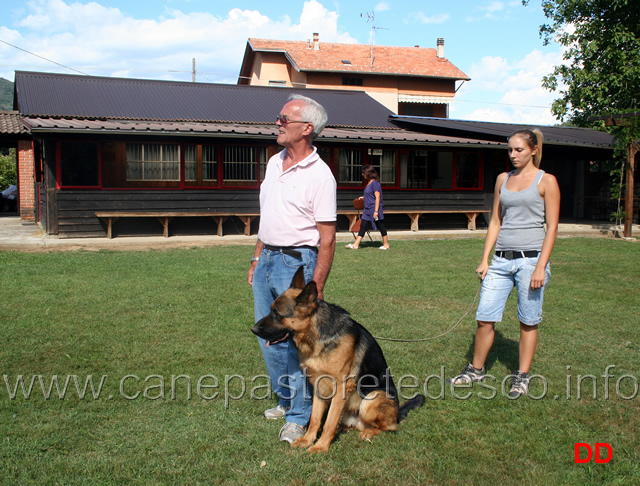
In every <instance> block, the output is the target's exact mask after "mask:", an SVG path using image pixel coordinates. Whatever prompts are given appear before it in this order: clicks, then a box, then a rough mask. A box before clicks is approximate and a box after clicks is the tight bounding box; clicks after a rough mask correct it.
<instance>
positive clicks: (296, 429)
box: [280, 422, 307, 444]
mask: <svg viewBox="0 0 640 486" xmlns="http://www.w3.org/2000/svg"><path fill="white" fill-rule="evenodd" d="M306 431H307V428H306V427H303V426H302V425H298V424H294V423H293V422H287V423H286V424H284V425H283V426H282V428H281V429H280V440H281V441H282V442H288V443H289V444H293V443H294V442H295V441H296V440H297V439H299V438H300V437H302V436H303V435H304V434H305V432H306Z"/></svg>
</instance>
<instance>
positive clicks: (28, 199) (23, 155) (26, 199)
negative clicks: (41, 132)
mask: <svg viewBox="0 0 640 486" xmlns="http://www.w3.org/2000/svg"><path fill="white" fill-rule="evenodd" d="M34 174H35V158H34V152H33V142H32V141H30V140H19V141H18V195H19V207H18V210H19V212H20V219H22V220H26V221H35V214H36V213H35V211H36V207H35V206H36V199H35V192H34V191H35V183H34Z"/></svg>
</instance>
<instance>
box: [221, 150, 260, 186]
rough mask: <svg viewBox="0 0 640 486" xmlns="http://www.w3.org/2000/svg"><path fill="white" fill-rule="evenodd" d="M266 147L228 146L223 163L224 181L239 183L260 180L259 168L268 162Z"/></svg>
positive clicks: (232, 183) (233, 183)
mask: <svg viewBox="0 0 640 486" xmlns="http://www.w3.org/2000/svg"><path fill="white" fill-rule="evenodd" d="M266 155H267V149H266V148H265V147H242V146H227V147H225V148H224V163H223V164H222V171H223V180H224V183H225V184H227V183H231V185H239V184H244V183H247V182H251V183H255V182H257V181H258V170H259V169H260V172H263V171H262V167H261V166H262V165H264V164H265V163H266Z"/></svg>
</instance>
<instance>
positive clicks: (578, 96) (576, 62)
mask: <svg viewBox="0 0 640 486" xmlns="http://www.w3.org/2000/svg"><path fill="white" fill-rule="evenodd" d="M522 3H523V4H524V5H527V4H528V3H529V0H523V2H522ZM542 8H543V10H544V14H545V17H546V18H547V19H549V21H550V22H549V23H548V24H545V25H542V26H541V27H540V35H541V37H542V38H543V41H544V43H545V45H547V44H549V43H550V42H552V41H555V42H558V43H559V44H560V45H562V46H564V47H565V48H566V50H565V53H564V60H565V61H569V62H567V63H565V64H562V65H560V66H556V67H555V68H554V70H553V72H552V73H550V74H549V75H548V76H545V77H544V78H543V81H542V85H543V87H545V88H547V89H548V90H550V91H557V92H558V93H559V94H560V98H558V99H556V100H555V101H554V103H553V106H552V113H553V114H554V115H555V116H556V117H557V118H558V119H559V120H564V119H566V118H568V119H570V120H571V121H572V122H573V123H575V124H576V125H578V126H583V127H593V128H600V129H607V130H608V131H610V132H612V133H613V135H614V136H615V140H616V145H617V153H624V154H625V158H626V161H627V162H626V164H627V166H626V174H627V191H626V197H627V204H626V209H625V211H626V212H627V215H626V216H627V217H626V218H625V236H630V235H631V222H632V221H631V220H632V218H633V176H634V161H635V154H636V152H637V149H638V140H640V2H638V0H542ZM616 165H617V164H616Z"/></svg>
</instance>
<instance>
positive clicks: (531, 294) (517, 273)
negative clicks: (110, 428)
mask: <svg viewBox="0 0 640 486" xmlns="http://www.w3.org/2000/svg"><path fill="white" fill-rule="evenodd" d="M537 264H538V257H534V258H516V259H514V260H507V259H506V258H501V257H497V256H494V257H493V260H492V261H491V266H490V267H489V271H488V272H487V275H485V277H484V280H483V281H482V290H481V291H480V303H479V304H478V310H477V312H476V320H478V321H481V322H500V321H502V314H503V313H504V308H505V305H506V303H507V298H508V297H509V294H510V293H511V291H512V290H513V287H514V286H515V287H516V289H517V292H518V319H519V320H520V322H522V323H523V324H525V325H527V326H535V325H537V324H539V323H540V322H541V321H542V301H543V298H544V289H545V288H546V286H547V284H548V283H549V278H550V277H551V271H550V270H549V263H547V266H546V268H545V278H544V285H543V286H542V287H541V288H539V289H536V290H533V289H532V288H531V276H532V275H533V271H534V270H535V268H536V265H537Z"/></svg>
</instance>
